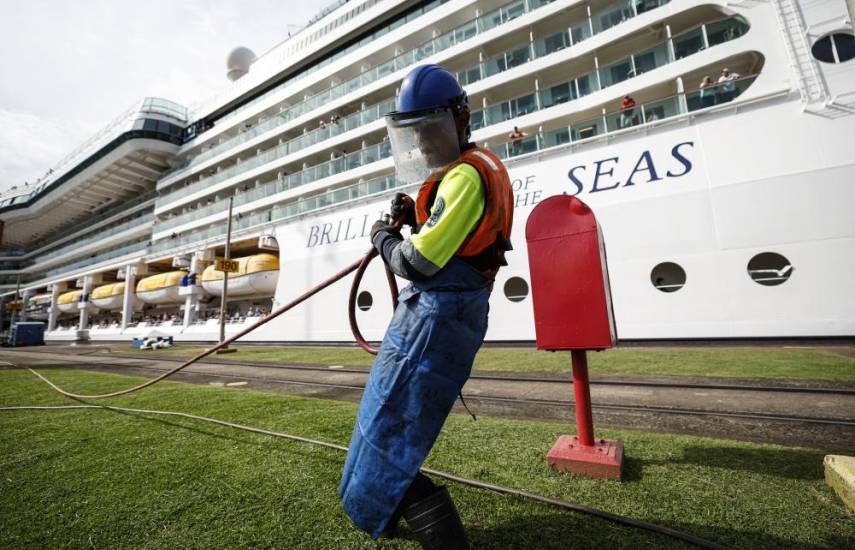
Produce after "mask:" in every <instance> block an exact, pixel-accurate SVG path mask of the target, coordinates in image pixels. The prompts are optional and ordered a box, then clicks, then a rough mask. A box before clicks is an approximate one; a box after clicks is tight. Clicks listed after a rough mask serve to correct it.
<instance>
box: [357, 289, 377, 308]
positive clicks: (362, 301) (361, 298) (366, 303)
mask: <svg viewBox="0 0 855 550" xmlns="http://www.w3.org/2000/svg"><path fill="white" fill-rule="evenodd" d="M373 305H374V297H373V296H371V293H370V292H368V291H367V290H363V291H362V292H360V293H359V294H358V295H357V296H356V307H358V308H359V309H360V311H368V310H369V309H371V306H373Z"/></svg>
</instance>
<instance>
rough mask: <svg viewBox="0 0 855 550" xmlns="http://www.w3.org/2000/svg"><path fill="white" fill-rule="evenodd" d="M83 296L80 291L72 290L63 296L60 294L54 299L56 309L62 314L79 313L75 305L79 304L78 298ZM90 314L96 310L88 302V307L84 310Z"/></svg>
mask: <svg viewBox="0 0 855 550" xmlns="http://www.w3.org/2000/svg"><path fill="white" fill-rule="evenodd" d="M82 295H83V291H82V290H72V291H70V292H66V293H64V294H60V295H59V297H58V298H57V299H56V307H57V308H59V310H60V311H61V312H62V313H77V312H78V311H80V308H79V307H77V304H78V303H79V302H80V296H82ZM86 309H88V310H89V311H90V312H91V311H95V310H97V309H98V308H97V307H96V306H95V305H94V304H93V303H92V302H89V307H88V308H86Z"/></svg>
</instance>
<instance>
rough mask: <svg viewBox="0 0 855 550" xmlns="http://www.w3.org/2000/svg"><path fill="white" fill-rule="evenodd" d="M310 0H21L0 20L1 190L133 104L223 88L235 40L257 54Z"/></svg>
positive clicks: (313, 4)
mask: <svg viewBox="0 0 855 550" xmlns="http://www.w3.org/2000/svg"><path fill="white" fill-rule="evenodd" d="M324 3H325V2H320V3H319V2H317V0H289V1H287V2H283V1H281V0H243V1H241V2H234V1H233V0H182V1H181V2H175V1H174V0H148V2H147V3H146V5H145V9H140V4H138V3H133V2H116V1H113V0H91V1H87V2H56V1H53V0H28V1H27V2H17V3H14V4H10V5H9V6H7V7H6V9H5V10H4V12H3V16H2V17H0V51H3V52H10V53H9V55H3V56H0V74H3V75H7V76H8V75H11V76H10V77H9V78H0V106H2V109H3V110H2V111H0V191H2V190H4V189H6V188H8V187H10V186H12V185H19V184H21V183H23V181H24V180H31V181H32V180H33V179H35V178H36V177H38V176H40V175H41V174H44V173H45V172H46V171H47V170H48V169H49V168H50V167H51V166H52V165H53V164H55V163H56V162H57V161H59V160H60V159H61V158H62V157H64V156H65V155H67V154H68V153H70V152H71V151H72V150H74V149H75V148H76V147H77V146H79V145H80V144H81V143H83V141H85V140H86V139H88V138H89V137H90V136H91V135H93V134H94V133H95V132H96V131H98V130H99V129H100V128H101V127H103V126H105V125H106V124H108V123H109V122H110V121H111V120H113V119H114V118H115V117H116V116H118V115H119V113H121V112H122V111H124V110H125V109H126V108H128V107H129V106H130V105H131V104H133V103H134V102H135V101H138V100H140V99H142V98H143V97H145V96H158V97H164V98H167V99H171V100H173V101H177V102H178V103H181V104H184V105H185V106H188V105H190V104H193V103H196V102H199V101H201V100H204V99H206V98H208V97H209V96H211V95H212V94H214V93H216V92H217V90H218V89H219V88H222V87H226V86H228V85H229V83H228V81H227V80H226V67H225V60H226V55H227V54H228V52H229V51H230V50H231V49H232V48H234V47H235V46H239V45H243V46H248V47H250V48H252V49H253V50H254V51H255V52H256V53H261V52H264V51H266V50H267V49H269V48H270V47H272V46H273V45H275V44H277V43H279V42H280V41H282V40H283V39H284V38H286V37H287V34H288V32H287V31H288V25H289V24H303V23H305V22H306V21H307V20H308V18H309V17H310V16H311V15H312V14H313V13H314V12H315V11H317V10H318V9H319V7H320V5H323V4H324Z"/></svg>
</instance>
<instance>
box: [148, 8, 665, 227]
mask: <svg viewBox="0 0 855 550" xmlns="http://www.w3.org/2000/svg"><path fill="white" fill-rule="evenodd" d="M668 1H669V0H647V6H648V8H647V9H648V10H649V9H653V8H655V7H658V6H661V5H664V4H666V3H668ZM639 3H640V2H639V0H630V1H627V2H622V3H620V4H619V6H617V7H612V8H606V10H604V11H603V12H602V13H606V14H608V13H613V12H616V11H620V12H621V13H625V14H629V15H628V16H629V17H632V16H634V14H635V13H636V11H637V8H636V6H637V5H638V4H639ZM534 4H536V5H537V6H536V7H540V5H543V4H544V3H542V2H535V3H532V2H526V1H523V0H517V1H516V2H512V3H511V4H509V5H507V6H505V7H502V8H499V9H498V10H495V12H491V13H494V17H493V18H492V19H489V20H488V21H486V22H485V23H477V21H480V20H484V19H485V18H489V16H490V14H487V15H485V16H482V17H481V18H478V19H477V20H475V21H474V22H470V23H472V24H473V26H472V27H471V28H470V27H469V26H468V25H469V24H466V25H463V26H462V27H458V28H457V29H455V30H454V31H452V32H450V33H447V34H446V35H442V36H440V37H438V38H436V39H434V40H432V41H430V42H428V43H427V45H423V46H422V47H421V49H419V48H417V49H416V50H412V51H411V52H409V53H411V54H412V55H413V59H416V57H418V59H423V58H424V57H427V56H429V55H432V54H433V53H435V52H436V51H439V50H441V49H445V48H447V47H450V46H452V45H454V44H456V43H458V42H459V41H462V40H466V39H468V38H469V37H470V34H471V35H474V34H475V33H476V29H477V30H478V32H483V31H485V30H489V29H490V28H493V26H495V25H496V24H498V23H497V22H507V21H510V20H512V19H515V18H516V17H518V16H519V14H524V13H526V12H527V10H530V9H532V8H531V6H532V5H534ZM520 10H522V11H520ZM595 17H596V16H595ZM613 19H614V18H609V17H607V18H606V19H603V20H609V21H611V20H613ZM625 19H626V18H624V19H622V20H625ZM597 20H598V21H600V19H597ZM622 20H621V21H622ZM612 26H614V25H602V24H599V25H594V24H593V23H592V22H591V21H588V22H587V23H585V24H580V26H577V27H574V28H573V29H570V30H568V31H562V32H559V33H557V34H554V35H550V36H547V37H545V38H543V39H540V40H538V41H535V42H533V43H530V44H528V45H526V46H523V47H522V48H519V49H517V50H514V51H512V52H509V53H505V54H501V55H500V56H497V57H494V58H493V59H490V60H487V61H485V62H482V63H480V64H479V65H477V66H476V67H474V68H472V69H468V70H464V71H461V72H459V73H458V77H461V78H462V79H463V83H464V84H466V83H471V82H474V81H476V80H480V79H481V78H486V77H487V76H492V75H494V74H498V73H500V72H503V71H505V70H508V69H510V68H513V67H516V66H519V65H521V64H524V63H527V62H529V61H531V60H532V59H536V58H538V57H542V56H543V55H549V54H551V53H554V52H556V51H559V50H561V49H563V48H564V47H566V46H570V45H573V44H574V43H576V42H578V41H581V40H582V39H584V38H585V37H587V36H591V34H590V33H588V34H585V33H584V32H582V31H581V30H579V31H578V32H576V31H574V29H582V28H589V29H599V30H598V31H596V32H602V31H603V30H606V29H608V28H611V27H612ZM467 29H468V30H467ZM458 31H460V32H458ZM592 32H593V31H592ZM574 34H575V35H576V38H575V40H576V42H574V41H573V40H574V39H573V38H572V36H573V35H574ZM428 45H429V46H428ZM437 48H439V50H438V49H437ZM669 48H670V46H669V44H668V43H667V42H666V43H663V44H660V45H659V46H657V47H655V48H651V49H650V50H648V51H645V52H642V53H640V54H636V55H634V56H630V57H628V58H627V59H625V60H623V61H620V62H617V63H613V64H612V65H609V66H608V67H605V68H603V69H600V74H601V76H598V78H599V79H600V80H597V81H596V82H591V81H589V80H590V79H591V75H585V76H582V77H579V78H578V79H577V81H578V82H575V83H574V84H573V86H574V91H573V92H572V95H573V96H574V97H573V98H575V97H580V96H581V95H586V94H588V93H590V92H591V91H595V90H598V89H600V88H602V87H603V86H605V85H610V84H614V83H617V82H620V81H622V80H626V79H627V78H629V77H630V76H633V75H636V74H641V73H642V72H646V71H648V70H651V69H653V68H655V67H657V66H660V65H662V64H664V63H665V62H668V61H672V60H673V56H672V55H671V54H670V50H669ZM406 56H407V54H402V55H401V56H398V57H396V58H394V59H393V61H395V60H401V59H404V60H406V59H408V58H407V57H406ZM413 62H415V61H413ZM384 66H387V69H388V74H391V73H392V72H394V71H396V70H398V69H399V67H397V65H395V64H392V65H388V63H387V64H386V65H381V66H380V67H379V68H378V70H380V68H382V67H384ZM403 67H404V66H403V65H402V66H401V67H400V68H403ZM383 71H386V69H383V70H382V71H380V72H383ZM369 72H370V71H369ZM365 74H368V73H363V75H360V78H361V77H363V76H364V75H365ZM378 74H379V73H378ZM467 75H468V76H467ZM382 76H385V73H384V74H383V75H382ZM378 78H379V76H378ZM371 81H372V82H373V79H372V80H371ZM368 83H369V82H366V83H365V84H368ZM346 84H347V83H344V84H342V85H341V86H344V85H346ZM341 86H339V88H340V87H341ZM336 89H338V88H332V89H331V90H328V92H327V93H332V92H333V91H334V90H336ZM333 95H334V94H333ZM323 96H324V93H322V94H320V95H318V96H314V97H313V98H310V99H309V100H307V101H306V102H303V103H301V104H298V105H297V106H294V107H292V108H290V109H289V110H288V111H286V112H284V113H280V115H279V116H276V117H273V118H272V119H268V120H267V121H265V122H262V123H260V125H259V126H260V128H253V129H250V130H249V131H248V132H251V137H254V136H255V135H258V134H259V133H261V132H264V131H267V130H269V129H271V128H273V127H276V126H278V125H280V124H284V123H285V122H287V121H288V120H291V119H293V118H294V117H295V116H297V115H295V114H294V113H296V112H298V111H300V109H301V105H303V106H306V105H309V103H311V102H312V101H315V100H317V99H323ZM331 99H334V97H329V98H327V100H326V101H323V102H321V103H326V102H327V101H329V100H331ZM519 101H525V99H524V98H521V99H520V100H519ZM499 108H502V107H501V106H499ZM312 109H314V106H313V107H312ZM393 109H394V101H393V100H386V101H384V102H381V103H378V104H377V105H375V106H373V107H371V108H368V109H366V110H365V111H362V112H360V113H354V114H353V115H351V116H350V117H347V118H346V119H344V120H343V121H340V122H339V123H338V124H331V125H328V126H327V127H325V128H323V129H318V130H316V131H314V132H311V133H309V134H307V135H304V136H300V137H298V138H295V139H294V140H291V141H289V142H286V143H283V144H281V145H278V146H276V147H273V148H271V149H269V150H268V151H265V152H264V153H261V154H260V155H257V156H255V157H252V158H250V159H248V160H246V161H243V162H240V163H237V164H235V165H232V166H230V167H229V168H226V169H224V170H221V171H219V172H216V173H214V174H212V175H211V176H209V177H207V178H205V179H202V180H199V181H197V182H194V183H192V184H190V185H188V186H185V187H182V188H179V189H176V190H174V191H170V192H168V193H166V194H164V195H163V196H162V197H160V198H159V199H158V206H161V205H167V204H169V203H170V202H174V201H175V200H177V199H180V198H183V197H186V196H188V195H190V194H192V193H195V192H198V191H200V190H202V189H205V188H206V187H210V186H211V185H214V184H216V183H219V182H221V181H224V180H226V179H228V178H230V177H232V176H234V175H236V174H238V173H240V172H242V171H245V170H249V169H252V168H255V167H257V166H260V165H261V164H264V163H266V162H269V160H271V159H272V158H274V157H279V156H284V155H286V154H290V153H293V152H296V151H299V150H301V149H303V148H305V147H308V146H310V145H314V144H316V143H319V142H321V141H323V140H325V139H328V138H330V137H332V136H334V135H338V134H340V133H343V132H344V131H349V130H352V129H355V128H358V127H359V126H361V125H364V124H368V123H370V122H373V121H374V120H377V119H379V118H380V117H382V116H383V115H384V114H385V113H386V112H388V111H391V110H393ZM528 109H529V108H528V107H526V108H523V109H514V110H512V111H508V112H507V113H506V114H505V116H506V117H507V118H512V117H513V116H515V115H514V114H512V113H520V112H523V113H525V112H529V111H528ZM494 118H496V117H494ZM507 118H504V119H503V120H507ZM478 127H479V126H478V120H477V118H476V119H475V124H474V125H473V129H477V128H478ZM246 139H250V138H249V137H247V138H241V136H238V137H237V138H233V140H239V141H245V140H246ZM233 140H230V141H229V142H227V143H230V144H231V145H230V146H233V145H234V144H235V143H233ZM224 145H226V144H221V145H218V146H215V149H218V148H219V147H223V146H224ZM209 152H210V151H208V152H205V153H202V155H205V154H207V153H209ZM200 156H201V155H200ZM192 162H195V161H191V163H192ZM176 225H177V224H176ZM172 227H175V225H172Z"/></svg>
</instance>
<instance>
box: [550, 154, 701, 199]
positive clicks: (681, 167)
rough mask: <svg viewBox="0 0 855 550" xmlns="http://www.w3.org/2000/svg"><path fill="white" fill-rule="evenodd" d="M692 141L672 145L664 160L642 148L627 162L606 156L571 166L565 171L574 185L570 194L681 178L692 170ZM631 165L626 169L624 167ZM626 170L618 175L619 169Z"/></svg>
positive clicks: (595, 191) (597, 191)
mask: <svg viewBox="0 0 855 550" xmlns="http://www.w3.org/2000/svg"><path fill="white" fill-rule="evenodd" d="M694 146H695V142H693V141H684V142H683V143H678V144H677V145H675V146H673V147H672V148H671V154H670V155H669V156H668V159H667V160H661V159H660V160H659V164H658V165H657V162H656V160H655V159H654V157H653V155H652V154H651V152H650V151H649V150H648V151H644V152H642V153H641V155H639V157H638V158H637V159H635V162H634V164H633V163H632V161H630V162H629V163H625V162H621V158H620V157H609V158H605V159H600V160H597V161H594V162H592V163H590V164H580V165H578V166H574V167H573V168H571V169H570V170H569V171H568V172H567V177H568V178H569V179H570V183H571V185H572V186H573V188H572V189H571V190H570V194H571V195H579V194H581V193H583V192H585V191H587V192H588V193H599V192H601V191H611V190H613V189H617V188H618V187H631V186H633V185H635V184H638V183H650V182H654V181H661V180H663V179H665V178H680V177H683V176H685V175H686V174H688V173H689V172H691V171H692V168H693V164H692V161H691V160H690V158H689V157H690V154H691V151H692V150H693V149H694ZM628 166H632V169H631V170H629V172H626V168H625V167H628ZM621 169H623V173H624V174H627V175H626V177H625V178H624V177H621V172H622V170H621Z"/></svg>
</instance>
